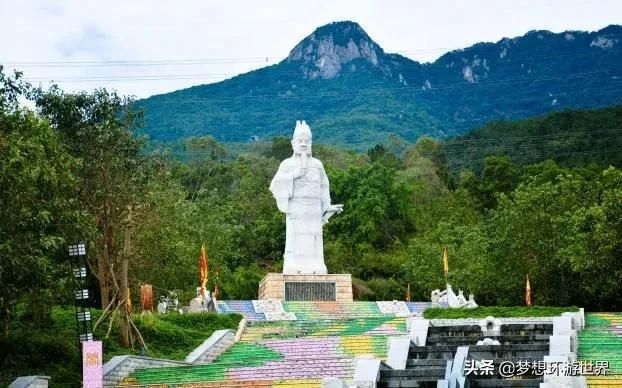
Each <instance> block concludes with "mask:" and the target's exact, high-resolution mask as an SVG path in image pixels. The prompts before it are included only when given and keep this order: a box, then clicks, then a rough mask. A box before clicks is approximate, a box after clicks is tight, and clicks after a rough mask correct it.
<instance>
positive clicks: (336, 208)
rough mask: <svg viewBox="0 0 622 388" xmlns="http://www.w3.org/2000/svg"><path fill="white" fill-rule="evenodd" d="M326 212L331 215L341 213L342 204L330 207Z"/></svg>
mask: <svg viewBox="0 0 622 388" xmlns="http://www.w3.org/2000/svg"><path fill="white" fill-rule="evenodd" d="M327 211H328V212H331V213H337V214H339V213H341V212H342V211H343V204H337V205H330V206H329V207H328V209H327Z"/></svg>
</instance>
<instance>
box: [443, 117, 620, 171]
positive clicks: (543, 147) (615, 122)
mask: <svg viewBox="0 0 622 388" xmlns="http://www.w3.org/2000/svg"><path fill="white" fill-rule="evenodd" d="M445 150H446V152H447V154H448V155H449V160H450V164H451V167H452V168H453V169H454V170H459V169H461V168H473V169H475V170H480V169H481V168H482V166H483V164H484V159H485V158H486V157H487V156H491V155H508V156H509V157H510V158H511V160H512V161H513V162H514V163H516V164H518V165H528V164H532V163H536V162H540V161H543V160H546V159H552V160H554V161H555V162H557V163H558V164H560V165H562V166H566V167H574V166H584V165H588V164H590V163H596V164H599V165H604V166H608V165H614V166H621V165H622V105H618V106H614V107H610V108H604V109H594V110H565V111H562V112H556V113H551V114H548V115H544V116H540V117H535V118H531V119H526V120H515V121H495V122H491V123H488V124H486V125H484V126H483V127H481V128H477V129H475V130H473V131H471V132H469V133H467V134H466V135H463V136H458V137H455V138H451V139H449V140H447V141H446V143H445Z"/></svg>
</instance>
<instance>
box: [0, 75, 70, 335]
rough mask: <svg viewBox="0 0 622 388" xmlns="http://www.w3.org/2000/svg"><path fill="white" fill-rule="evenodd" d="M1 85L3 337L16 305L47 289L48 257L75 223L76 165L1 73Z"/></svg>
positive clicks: (15, 84) (0, 278)
mask: <svg viewBox="0 0 622 388" xmlns="http://www.w3.org/2000/svg"><path fill="white" fill-rule="evenodd" d="M0 82H1V84H0V85H1V89H0V92H1V93H0V219H1V220H2V222H0V284H1V285H2V286H1V287H0V318H2V320H1V323H0V324H1V325H2V326H3V332H4V334H5V335H6V336H8V333H9V321H10V319H11V315H12V311H13V308H14V306H15V304H16V303H17V302H18V300H19V299H20V298H21V297H23V296H24V295H27V294H28V293H29V292H31V291H33V290H35V289H38V290H43V289H46V288H48V287H50V285H51V279H52V276H51V274H52V272H53V270H52V267H53V265H54V264H53V259H54V258H55V256H56V255H58V254H59V252H62V250H61V249H62V248H63V246H64V244H65V239H66V236H67V235H68V234H71V233H72V232H73V231H74V229H73V228H74V227H75V226H76V224H77V223H78V222H79V219H80V213H79V212H78V211H76V201H75V190H76V184H77V180H76V176H75V170H76V167H77V166H79V164H78V161H77V160H76V159H74V158H73V157H71V155H69V153H68V152H67V150H66V149H65V147H64V146H63V144H62V142H61V141H60V139H59V137H58V135H57V134H56V133H55V132H54V130H53V129H52V128H51V127H50V125H49V124H48V123H47V122H45V121H43V120H41V119H39V118H38V117H36V116H35V114H34V113H33V112H31V111H28V110H26V109H21V108H19V106H18V105H17V98H18V97H19V96H23V95H24V93H25V89H24V87H23V85H22V84H20V83H19V82H18V81H16V80H15V79H11V78H9V77H5V76H4V75H3V73H2V71H1V69H0Z"/></svg>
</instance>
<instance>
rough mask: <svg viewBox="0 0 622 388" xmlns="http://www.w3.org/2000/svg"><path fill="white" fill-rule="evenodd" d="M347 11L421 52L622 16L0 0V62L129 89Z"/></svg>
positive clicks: (598, 7)
mask: <svg viewBox="0 0 622 388" xmlns="http://www.w3.org/2000/svg"><path fill="white" fill-rule="evenodd" d="M340 20H352V21H355V22H358V23H359V24H360V25H361V26H362V27H363V29H365V31H366V32H367V33H368V34H369V35H370V37H371V38H372V39H374V40H375V41H376V42H377V43H378V44H379V45H380V46H381V47H382V48H383V49H384V50H385V51H386V52H389V53H400V54H402V55H404V56H406V57H409V58H411V59H414V60H417V61H419V62H432V61H434V60H435V59H436V58H438V57H439V56H440V55H442V54H443V53H445V52H447V51H451V50H455V49H460V48H464V47H468V46H470V45H472V44H475V43H477V42H496V41H498V40H500V39H502V38H504V37H510V38H511V37H515V36H521V35H524V34H525V33H526V32H527V31H530V30H535V29H538V30H550V31H553V32H561V31H565V30H585V31H595V30H599V29H601V28H603V27H606V26H607V25H609V24H620V23H622V1H619V0H548V1H547V0H534V1H532V0H522V1H501V0H497V1H492V0H469V1H449V0H436V1H435V0H428V1H417V0H382V1H376V0H332V1H328V0H307V1H298V0H247V1H241V0H226V1H223V0H217V1H212V0H196V1H184V0H178V1H158V0H130V1H127V0H125V1H117V0H107V1H95V0H77V1H74V0H53V1H43V0H42V1H34V0H31V1H29V0H24V1H17V0H0V64H3V65H4V66H5V70H7V69H8V70H9V71H12V70H13V69H14V68H16V69H19V70H21V71H23V72H24V76H25V78H26V79H28V80H29V81H30V82H32V83H33V84H35V85H39V84H41V85H42V86H44V87H45V86H47V85H50V83H51V82H52V81H54V82H55V83H57V84H58V85H60V86H61V87H62V88H63V89H65V90H68V91H79V90H92V89H94V88H100V87H106V88H108V89H115V90H117V91H118V92H119V93H121V94H124V95H133V96H136V97H137V98H143V97H148V96H150V95H154V94H161V93H166V92H170V91H174V90H178V89H183V88H187V87H190V86H193V85H200V84H206V83H212V82H218V81H221V80H223V79H226V78H231V77H233V76H234V75H237V74H240V73H244V72H247V71H249V70H253V69H257V68H260V67H264V66H266V65H270V64H274V63H277V62H279V61H281V60H282V59H284V58H285V57H286V56H287V55H288V53H289V51H290V50H291V49H292V48H294V46H295V45H296V44H297V43H298V42H299V41H301V40H302V39H304V38H305V37H306V36H307V35H309V34H311V33H312V32H313V31H314V30H315V29H316V28H317V27H319V26H321V25H324V24H326V23H330V22H333V21H340Z"/></svg>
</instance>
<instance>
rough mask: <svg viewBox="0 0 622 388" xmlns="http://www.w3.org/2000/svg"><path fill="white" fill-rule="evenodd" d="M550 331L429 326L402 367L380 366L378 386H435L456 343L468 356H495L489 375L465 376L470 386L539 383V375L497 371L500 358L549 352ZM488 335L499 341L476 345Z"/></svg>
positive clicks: (516, 327) (535, 326) (531, 359)
mask: <svg viewBox="0 0 622 388" xmlns="http://www.w3.org/2000/svg"><path fill="white" fill-rule="evenodd" d="M552 333H553V326H552V325H551V324H512V325H503V326H502V329H501V332H500V333H499V334H498V335H484V334H483V333H482V329H481V327H480V326H477V325H463V326H439V327H434V326H431V327H429V329H428V335H427V338H426V344H425V345H424V346H417V345H415V344H414V343H412V342H411V344H410V348H409V350H408V359H407V361H406V368H405V369H403V370H395V369H381V370H380V379H379V381H378V384H377V386H378V387H436V386H437V384H438V381H439V380H442V379H444V378H445V376H446V371H448V368H449V369H451V363H449V366H448V361H453V360H454V357H455V355H456V353H457V352H458V348H459V347H463V346H468V347H469V348H468V356H467V360H469V362H477V361H481V360H494V370H493V373H492V374H491V375H486V376H468V377H467V380H468V384H469V386H470V387H503V386H518V387H539V384H540V382H541V378H540V377H539V376H533V375H530V374H525V375H523V376H521V378H520V379H512V380H509V379H504V378H502V376H500V375H499V373H498V371H499V365H500V363H501V362H503V361H509V362H514V363H517V362H518V361H519V360H520V361H528V362H530V363H531V362H534V361H542V360H543V359H544V356H545V355H547V354H548V353H549V343H548V342H549V336H550V335H551V334H552ZM486 338H489V339H492V340H496V341H499V345H477V342H478V341H483V340H484V339H486Z"/></svg>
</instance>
